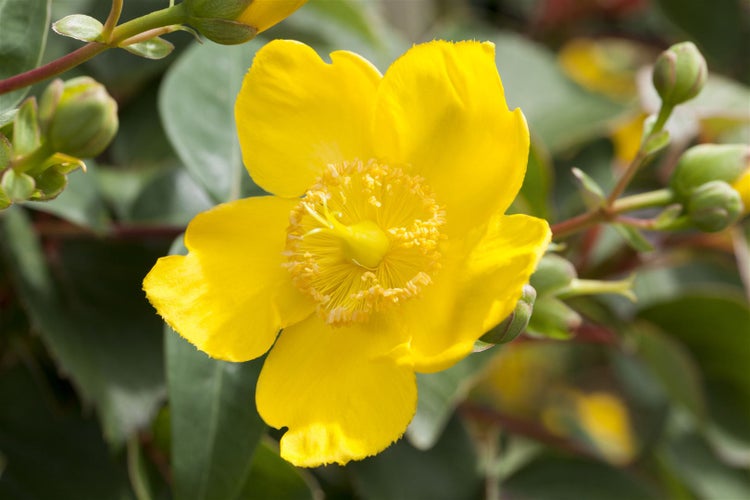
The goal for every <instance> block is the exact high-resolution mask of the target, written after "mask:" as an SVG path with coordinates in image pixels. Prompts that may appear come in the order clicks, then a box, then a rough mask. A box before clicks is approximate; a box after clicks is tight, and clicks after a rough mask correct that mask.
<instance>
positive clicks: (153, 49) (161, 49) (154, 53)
mask: <svg viewBox="0 0 750 500" xmlns="http://www.w3.org/2000/svg"><path fill="white" fill-rule="evenodd" d="M123 49H125V50H127V51H128V52H130V53H131V54H135V55H137V56H140V57H145V58H146V59H163V58H165V57H167V56H168V55H169V54H171V53H172V51H173V50H174V45H172V44H171V43H169V42H168V41H166V40H165V39H163V38H160V37H158V36H157V37H154V38H151V39H149V40H145V41H143V42H138V43H133V44H130V45H126V46H124V47H123Z"/></svg>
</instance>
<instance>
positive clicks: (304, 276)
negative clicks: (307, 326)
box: [285, 161, 444, 325]
mask: <svg viewBox="0 0 750 500" xmlns="http://www.w3.org/2000/svg"><path fill="white" fill-rule="evenodd" d="M443 223H444V214H443V211H442V210H441V209H440V207H439V206H438V205H437V203H436V202H435V200H434V198H433V196H432V194H431V192H430V191H429V190H428V189H427V187H426V186H425V185H424V182H423V180H422V179H421V178H419V177H417V176H410V175H407V174H405V173H404V172H403V171H402V170H401V169H399V168H394V167H390V166H387V165H381V164H379V163H377V162H375V161H370V162H368V163H363V162H361V161H354V162H346V163H343V164H341V165H332V166H329V169H328V170H327V171H326V172H325V173H324V174H323V175H322V176H321V178H320V179H319V180H318V181H317V183H316V184H315V185H314V186H313V187H312V188H311V189H310V190H309V191H308V192H307V193H306V194H305V196H304V197H303V198H302V200H301V201H300V204H299V205H298V206H297V207H296V208H295V209H294V210H293V211H292V213H291V215H290V225H289V229H288V230H287V233H288V236H287V245H286V251H285V255H286V256H287V257H288V263H287V267H288V268H289V271H290V273H291V275H292V280H293V281H294V283H295V284H296V285H297V286H298V287H299V288H300V289H301V290H302V291H304V292H306V293H308V294H309V295H310V296H312V297H313V299H315V301H316V302H317V303H318V312H319V313H320V314H321V316H322V317H323V318H324V319H325V320H326V321H327V322H328V323H330V324H334V325H336V324H346V323H350V322H352V321H364V320H366V319H368V318H369V316H370V314H371V313H372V312H374V311H380V310H382V309H384V308H386V307H390V306H393V305H395V304H398V303H400V302H401V301H403V300H406V299H409V298H411V297H414V296H416V295H418V294H419V292H420V291H421V289H422V288H423V287H425V286H428V285H429V284H430V283H431V282H432V276H433V275H434V273H435V272H436V271H437V269H438V267H439V260H440V252H439V249H438V244H439V241H440V239H441V238H442V236H441V234H440V226H442V224H443Z"/></svg>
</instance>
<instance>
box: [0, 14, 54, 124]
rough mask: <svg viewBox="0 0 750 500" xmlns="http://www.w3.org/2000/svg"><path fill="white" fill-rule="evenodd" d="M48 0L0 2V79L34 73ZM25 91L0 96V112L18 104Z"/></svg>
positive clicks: (39, 57) (46, 24) (46, 25)
mask: <svg viewBox="0 0 750 500" xmlns="http://www.w3.org/2000/svg"><path fill="white" fill-rule="evenodd" d="M50 3H51V0H35V1H33V2H29V0H0V54H2V64H0V79H4V78H8V77H10V76H14V75H17V74H19V73H23V72H24V71H28V70H30V69H34V68H35V67H36V66H37V65H38V64H39V63H40V61H41V60H42V53H43V52H44V44H45V41H46V40H47V30H48V29H49V11H50ZM26 92H28V89H18V90H16V91H13V92H9V93H7V94H3V95H0V112H2V111H5V110H7V109H10V108H12V107H14V106H15V105H16V104H18V103H19V102H20V101H21V99H23V96H25V95H26Z"/></svg>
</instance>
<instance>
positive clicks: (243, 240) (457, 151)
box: [144, 41, 550, 466]
mask: <svg viewBox="0 0 750 500" xmlns="http://www.w3.org/2000/svg"><path fill="white" fill-rule="evenodd" d="M235 110H236V119H237V126H238V133H239V138H240V144H241V146H242V152H243V159H244V162H245V165H246V166H247V168H248V171H249V172H250V175H251V176H252V178H253V179H254V180H255V182H256V183H257V184H259V185H260V186H261V187H262V188H264V189H265V190H266V191H268V192H269V193H272V194H273V196H263V197H257V198H249V199H243V200H238V201H233V202H230V203H226V204H223V205H220V206H218V207H216V208H214V209H212V210H209V211H207V212H205V213H203V214H200V215H198V216H197V217H196V218H195V219H194V220H193V221H192V222H191V223H190V225H189V226H188V229H187V232H186V235H185V244H186V246H187V248H188V250H189V253H188V254H187V255H186V256H170V257H165V258H162V259H160V260H159V261H158V262H157V263H156V265H155V266H154V269H153V270H152V271H151V273H150V274H149V275H148V276H147V277H146V279H145V282H144V288H145V290H146V292H147V295H148V298H149V300H150V301H151V303H152V304H153V305H154V306H155V307H156V309H157V310H158V312H159V313H160V314H161V315H162V316H163V317H164V318H165V319H166V321H167V322H168V323H169V324H170V325H171V326H172V327H173V328H174V329H175V330H177V331H178V332H180V334H181V335H182V336H184V337H185V338H186V339H188V340H189V341H190V342H192V343H193V344H195V345H196V346H197V347H198V348H199V349H201V350H203V351H205V352H206V353H208V354H209V355H210V356H213V357H216V358H220V359H225V360H231V361H244V360H249V359H253V358H256V357H258V356H261V355H262V354H263V353H265V352H266V351H267V350H268V349H269V348H271V346H273V348H272V349H271V352H270V353H269V355H268V357H267V359H266V360H265V364H264V366H263V369H262V372H261V375H260V378H259V381H258V387H257V391H256V404H257V407H258V411H259V413H260V415H261V416H262V417H263V419H264V420H265V421H266V422H267V423H268V424H269V425H271V426H273V427H276V428H282V427H287V428H288V430H287V431H286V433H285V434H284V435H283V437H282V438H281V444H280V445H281V455H282V456H283V457H284V458H285V459H287V460H289V461H290V462H292V463H294V464H296V465H301V466H316V465H320V464H324V463H331V462H338V463H341V464H343V463H346V462H347V461H349V460H356V459H361V458H364V457H367V456H369V455H373V454H375V453H378V452H379V451H381V450H383V449H384V448H385V447H387V446H388V445H389V444H391V443H392V442H393V441H395V440H396V439H398V438H399V437H400V436H401V435H402V434H403V432H404V430H405V429H406V426H407V425H408V423H409V421H410V420H411V418H412V416H413V415H414V411H415V408H416V402H417V388H416V381H415V376H414V373H415V371H420V372H433V371H437V370H441V369H444V368H447V367H449V366H451V365H452V364H454V363H455V362H457V361H458V360H460V359H462V358H463V357H465V356H467V355H468V354H469V353H471V351H472V347H473V345H474V342H475V341H476V340H477V339H478V338H479V337H481V336H482V334H484V333H485V332H486V331H488V330H489V329H490V328H492V327H493V326H494V325H496V324H498V323H499V322H500V321H502V320H503V319H504V318H505V317H506V316H508V314H509V313H510V312H511V311H513V309H514V307H515V305H516V302H517V301H518V299H519V297H520V296H521V290H522V288H523V285H524V284H525V283H527V282H528V280H529V275H530V274H531V272H532V271H533V270H534V268H535V266H536V264H537V261H538V260H539V258H540V256H541V254H542V253H543V252H544V250H545V248H546V246H547V244H548V241H549V239H550V231H549V227H548V225H547V223H546V222H545V221H543V220H540V219H536V218H533V217H529V216H525V215H509V216H506V215H504V212H505V210H506V209H507V208H508V206H509V205H510V203H511V201H512V200H513V198H514V197H515V195H516V193H517V192H518V190H519V188H520V186H521V183H522V180H523V176H524V172H525V166H526V160H527V155H528V148H529V133H528V129H527V126H526V122H525V120H524V117H523V115H522V113H521V111H520V110H515V111H513V112H511V111H509V110H508V107H507V105H506V103H505V98H504V95H503V88H502V84H501V82H500V78H499V76H498V74H497V69H496V68H495V59H494V46H493V45H492V44H490V43H478V42H461V43H456V44H453V43H448V42H431V43H427V44H423V45H417V46H415V47H413V48H412V49H411V50H409V51H408V52H407V53H406V54H405V55H404V56H402V57H401V58H400V59H398V60H397V61H396V62H394V63H393V65H392V66H391V67H390V69H389V70H388V71H387V72H386V74H385V75H381V74H380V73H379V72H378V71H377V69H375V67H373V66H372V65H371V64H370V63H369V62H368V61H366V60H364V59H362V58H361V57H359V56H357V55H356V54H353V53H351V52H344V51H340V52H334V53H332V54H331V63H326V62H324V61H323V60H322V59H321V58H320V57H319V56H318V55H317V54H316V53H315V52H314V51H313V50H312V49H311V48H310V47H307V46H306V45H303V44H301V43H298V42H293V41H274V42H271V43H269V44H267V45H266V46H265V47H264V48H262V49H261V50H260V51H258V53H257V55H256V56H255V61H254V63H253V66H252V67H251V68H250V70H249V72H248V74H247V75H246V77H245V80H244V83H243V86H242V90H241V91H240V94H239V97H238V99H237V104H236V108H235ZM280 329H282V330H283V331H282V332H281V333H280V334H279V335H278V338H277V333H278V331H279V330H280ZM274 342H275V343H274Z"/></svg>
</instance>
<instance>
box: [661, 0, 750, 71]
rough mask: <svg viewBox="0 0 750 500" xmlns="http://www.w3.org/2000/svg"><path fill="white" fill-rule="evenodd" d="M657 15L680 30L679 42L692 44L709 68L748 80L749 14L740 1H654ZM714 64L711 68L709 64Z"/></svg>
mask: <svg viewBox="0 0 750 500" xmlns="http://www.w3.org/2000/svg"><path fill="white" fill-rule="evenodd" d="M657 4H658V6H659V10H660V11H661V13H663V14H664V15H666V16H667V18H668V19H669V20H670V21H671V22H673V23H674V24H676V25H677V26H678V27H679V28H680V29H681V31H682V32H681V33H680V36H681V38H683V39H684V38H685V33H687V34H688V38H690V39H693V40H695V42H696V43H697V44H698V46H699V47H700V48H701V51H703V53H704V54H705V55H706V58H707V59H708V61H709V67H710V68H712V69H713V67H714V66H719V67H720V68H721V69H722V70H724V71H725V72H727V71H734V72H740V71H742V70H744V74H742V73H740V77H741V78H743V79H745V81H749V80H750V70H748V66H747V51H746V50H745V48H746V47H747V46H748V44H750V32H749V31H748V29H747V26H748V22H749V21H750V14H749V13H748V11H747V3H746V2H745V1H744V0H723V1H721V2H715V1H712V0H691V1H690V2H684V1H682V0H658V1H657ZM712 63H715V64H712Z"/></svg>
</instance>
